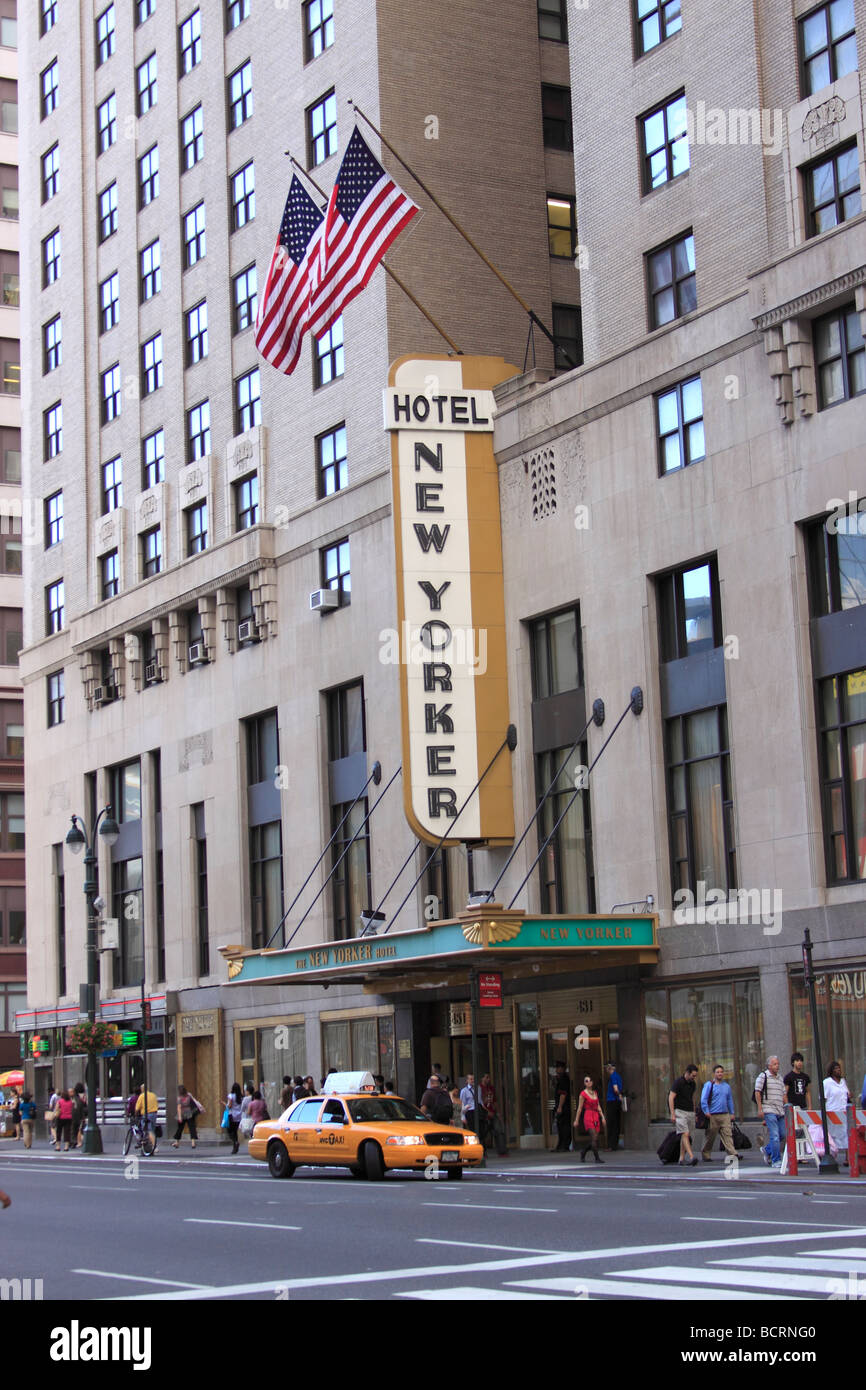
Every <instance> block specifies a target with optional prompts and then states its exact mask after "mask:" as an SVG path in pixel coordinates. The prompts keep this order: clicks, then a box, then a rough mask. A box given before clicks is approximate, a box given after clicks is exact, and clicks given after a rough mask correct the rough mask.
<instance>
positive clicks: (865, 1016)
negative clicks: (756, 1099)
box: [791, 968, 866, 1099]
mask: <svg viewBox="0 0 866 1390" xmlns="http://www.w3.org/2000/svg"><path fill="white" fill-rule="evenodd" d="M815 1003H816V1005H817V1012H818V1029H819V1032H820V1037H821V1061H822V1062H823V1064H824V1071H825V1073H826V1071H827V1068H828V1067H829V1066H830V1063H831V1062H834V1061H840V1062H841V1063H842V1072H843V1075H844V1076H845V1079H846V1080H847V1082H848V1085H849V1086H850V1087H851V1094H852V1096H853V1095H854V1091H855V1089H856V1092H857V1098H858V1099H859V1096H860V1088H861V1085H862V1082H863V1075H862V1072H863V1065H864V1063H863V1058H864V1057H866V968H861V969H848V970H837V971H836V972H835V973H834V974H832V975H829V976H828V975H816V977H815ZM791 1008H792V1014H793V1024H794V1046H795V1048H797V1050H798V1051H799V1052H802V1054H803V1056H804V1057H805V1059H806V1071H808V1072H809V1073H810V1075H812V1076H815V1073H816V1071H817V1061H816V1059H815V1039H814V1034H813V1032H812V1018H811V1014H810V1011H809V996H808V994H807V992H806V985H805V981H804V980H803V977H802V975H795V976H793V977H792V979H791ZM814 1094H815V1092H814V1090H813V1096H814Z"/></svg>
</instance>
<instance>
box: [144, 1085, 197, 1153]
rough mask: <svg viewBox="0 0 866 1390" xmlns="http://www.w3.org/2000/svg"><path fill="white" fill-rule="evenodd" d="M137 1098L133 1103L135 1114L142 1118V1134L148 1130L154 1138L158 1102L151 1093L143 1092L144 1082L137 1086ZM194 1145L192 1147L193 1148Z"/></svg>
mask: <svg viewBox="0 0 866 1390" xmlns="http://www.w3.org/2000/svg"><path fill="white" fill-rule="evenodd" d="M138 1089H139V1096H138V1099H137V1100H136V1102H135V1113H136V1115H140V1116H141V1117H142V1134H146V1133H147V1131H148V1130H150V1132H151V1133H152V1135H153V1137H154V1139H155V1138H156V1116H157V1112H158V1110H159V1101H158V1099H157V1097H156V1095H155V1093H154V1092H153V1091H145V1089H144V1082H142V1084H141V1085H140V1086H139V1088H138ZM194 1147H195V1145H193V1148H194Z"/></svg>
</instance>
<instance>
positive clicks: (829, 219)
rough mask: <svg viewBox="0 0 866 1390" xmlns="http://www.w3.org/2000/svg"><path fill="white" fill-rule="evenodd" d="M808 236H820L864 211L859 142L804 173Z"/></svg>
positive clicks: (837, 152) (838, 151)
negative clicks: (858, 156) (858, 160)
mask: <svg viewBox="0 0 866 1390" xmlns="http://www.w3.org/2000/svg"><path fill="white" fill-rule="evenodd" d="M803 178H804V180H805V184H806V203H807V216H808V235H809V236H810V237H812V236H818V235H820V233H821V232H828V231H829V230H830V228H831V227H837V226H838V225H839V224H840V222H847V221H848V220H849V219H850V218H852V217H856V216H857V214H858V213H859V212H860V211H861V210H862V203H861V200H860V169H859V165H858V162H857V142H856V140H855V141H854V143H853V144H851V145H846V146H844V147H843V148H842V149H839V150H837V151H836V152H835V153H834V154H832V155H831V156H830V157H829V159H822V160H821V161H820V162H819V163H816V164H813V165H811V166H810V167H809V168H808V169H806V170H804V173H803Z"/></svg>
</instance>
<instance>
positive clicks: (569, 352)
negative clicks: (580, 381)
mask: <svg viewBox="0 0 866 1390" xmlns="http://www.w3.org/2000/svg"><path fill="white" fill-rule="evenodd" d="M553 361H554V366H555V367H556V370H557V371H558V372H570V371H572V369H573V368H574V367H579V366H580V365H581V363H582V362H583V324H582V321H581V313H580V306H579V305H577V304H554V305H553Z"/></svg>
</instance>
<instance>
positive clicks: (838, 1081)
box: [823, 1062, 851, 1155]
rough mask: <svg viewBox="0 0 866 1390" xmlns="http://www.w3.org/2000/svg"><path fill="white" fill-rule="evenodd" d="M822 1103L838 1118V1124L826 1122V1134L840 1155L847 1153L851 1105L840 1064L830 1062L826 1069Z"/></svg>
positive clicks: (846, 1083)
mask: <svg viewBox="0 0 866 1390" xmlns="http://www.w3.org/2000/svg"><path fill="white" fill-rule="evenodd" d="M823 1089H824V1103H825V1105H826V1107H827V1109H828V1110H832V1111H833V1112H834V1114H836V1115H839V1116H840V1122H839V1124H835V1125H834V1124H831V1123H830V1122H829V1121H828V1122H827V1134H828V1136H830V1137H832V1138H833V1139H835V1141H836V1147H837V1149H838V1150H839V1153H840V1155H841V1154H847V1152H848V1106H849V1105H850V1104H851V1092H850V1090H849V1087H848V1082H847V1081H846V1080H845V1078H844V1077H843V1075H842V1063H841V1062H831V1063H830V1065H829V1067H828V1068H827V1075H826V1076H825V1077H824V1087H823Z"/></svg>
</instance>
